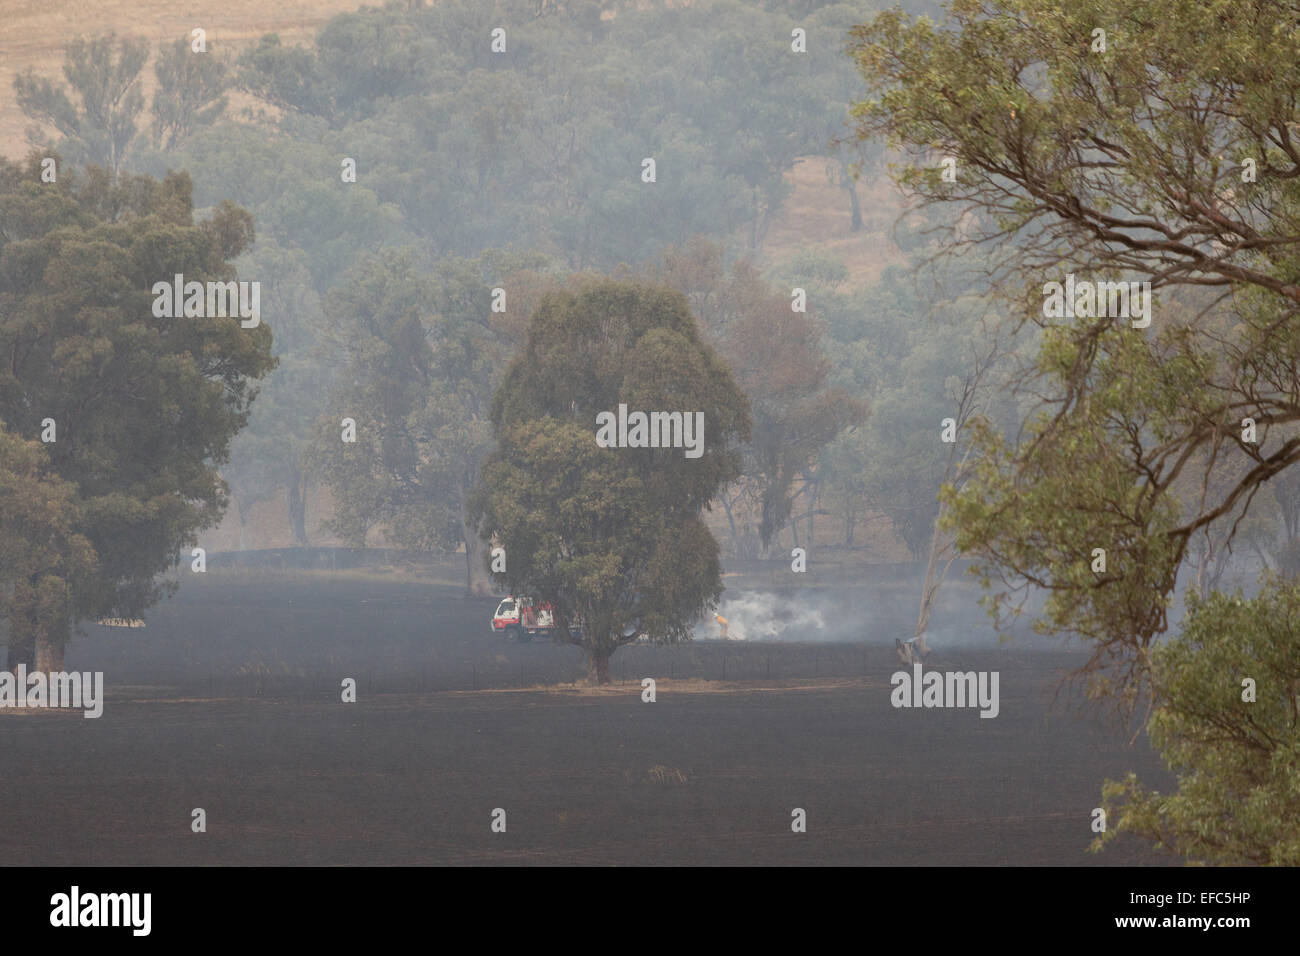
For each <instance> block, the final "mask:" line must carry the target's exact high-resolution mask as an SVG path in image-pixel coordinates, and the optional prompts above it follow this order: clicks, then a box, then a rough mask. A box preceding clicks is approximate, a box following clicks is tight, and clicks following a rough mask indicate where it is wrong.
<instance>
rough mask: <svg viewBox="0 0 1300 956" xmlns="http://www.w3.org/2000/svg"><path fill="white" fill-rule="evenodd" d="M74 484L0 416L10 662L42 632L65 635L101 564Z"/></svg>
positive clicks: (3, 584)
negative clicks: (82, 522) (81, 524)
mask: <svg viewBox="0 0 1300 956" xmlns="http://www.w3.org/2000/svg"><path fill="white" fill-rule="evenodd" d="M77 508H78V502H77V499H76V487H75V486H74V485H72V484H70V483H69V482H67V481H64V480H63V479H61V478H60V477H59V476H58V475H57V474H54V473H53V472H52V471H51V470H50V467H49V460H48V458H47V456H46V454H45V449H44V447H43V446H42V445H41V443H40V442H37V441H23V440H22V439H20V438H18V437H17V436H16V435H13V434H11V433H10V432H9V431H8V430H7V429H6V428H5V427H4V423H3V422H0V623H3V624H4V625H5V630H6V631H7V632H8V635H9V639H10V655H9V657H10V661H9V666H10V667H11V668H12V667H13V666H14V665H15V664H17V663H18V661H19V660H21V659H23V658H25V657H30V656H31V654H32V652H33V651H34V649H35V645H36V641H37V639H39V638H44V639H46V640H49V639H50V638H54V640H56V641H59V640H61V639H62V638H63V636H64V635H66V634H67V632H68V630H69V628H70V627H71V624H72V619H73V617H74V616H75V614H76V610H77V607H76V595H77V594H78V593H79V592H80V591H81V588H82V586H83V585H84V584H86V583H87V581H88V580H89V578H90V577H91V576H92V575H93V574H94V572H95V563H96V558H95V552H94V549H93V548H92V547H91V544H90V542H89V541H88V540H87V539H86V537H85V536H84V535H82V534H80V533H78V532H77V531H76V530H75V526H76V523H77Z"/></svg>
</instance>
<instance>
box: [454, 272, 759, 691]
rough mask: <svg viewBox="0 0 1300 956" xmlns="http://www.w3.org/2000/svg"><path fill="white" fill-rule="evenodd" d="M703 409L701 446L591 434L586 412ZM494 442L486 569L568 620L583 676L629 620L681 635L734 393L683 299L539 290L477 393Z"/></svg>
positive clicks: (738, 405) (727, 461) (739, 422)
mask: <svg viewBox="0 0 1300 956" xmlns="http://www.w3.org/2000/svg"><path fill="white" fill-rule="evenodd" d="M620 402H622V403H626V404H627V405H628V408H629V409H630V410H642V411H650V410H661V411H683V412H703V414H704V427H705V433H704V450H703V454H702V456H700V457H698V458H687V457H685V455H684V452H683V450H682V449H680V448H601V447H599V446H598V445H597V444H596V443H595V423H596V416H597V414H598V413H600V412H605V411H616V410H617V408H618V405H619V403H620ZM492 425H493V433H494V436H495V438H496V440H497V443H498V447H497V450H496V451H495V452H493V454H492V455H491V456H490V457H489V458H488V461H487V463H486V464H485V465H484V467H483V473H482V476H481V478H480V482H479V485H478V488H477V490H476V492H475V500H474V509H473V513H474V517H475V521H476V523H477V524H478V527H479V529H480V531H481V533H482V534H483V537H484V538H485V540H491V541H493V542H495V543H497V544H499V545H501V546H502V547H504V548H505V550H506V559H507V572H506V573H505V574H504V575H501V576H500V578H501V581H502V582H503V583H504V584H505V585H506V586H507V587H509V588H510V590H511V591H512V592H513V593H516V594H523V595H527V596H530V597H532V598H534V599H535V600H539V601H546V602H550V603H551V604H552V605H554V607H555V608H556V613H557V618H558V623H559V624H560V625H561V626H562V627H565V628H567V627H568V626H569V625H571V624H573V623H574V622H575V621H578V622H581V627H582V632H581V637H578V638H574V637H572V635H570V640H573V642H574V643H579V644H581V646H582V647H583V648H584V649H585V650H586V652H587V654H588V658H589V660H590V661H591V666H592V673H593V676H594V677H596V679H597V680H601V681H603V680H607V679H608V660H609V656H610V654H612V653H613V651H614V650H615V649H617V648H618V647H619V646H620V645H622V644H625V643H628V642H629V641H630V640H634V639H635V637H636V635H637V634H638V633H640V632H644V633H646V634H647V635H648V636H649V637H650V638H651V639H652V640H656V641H665V642H675V641H679V640H683V639H686V638H688V637H689V634H690V629H691V626H692V624H693V623H694V621H695V619H696V617H697V616H698V614H699V613H700V612H701V611H702V610H704V609H705V608H707V607H711V606H712V605H713V603H714V602H716V601H717V599H718V597H719V596H720V594H721V591H722V584H721V568H720V565H719V561H718V548H717V543H716V542H715V541H714V540H713V537H712V535H711V534H710V533H709V531H708V529H707V528H706V527H705V525H704V523H703V521H702V520H701V517H700V515H701V512H702V511H703V509H705V508H706V507H707V506H708V503H709V502H710V501H711V500H712V499H713V497H714V496H715V495H716V494H717V492H718V490H719V489H720V488H721V487H722V486H723V485H724V484H726V483H727V482H729V481H731V480H733V479H734V478H736V477H737V475H738V474H739V471H740V452H739V449H738V448H737V443H738V442H741V441H745V440H747V439H748V437H749V414H748V403H747V401H746V399H745V396H744V394H743V393H742V392H741V391H740V389H739V388H738V387H737V385H736V384H735V382H734V381H733V380H732V377H731V374H730V372H729V371H728V370H727V368H726V366H725V365H724V364H723V363H722V361H721V359H720V358H719V357H718V356H717V355H716V354H714V352H713V351H712V349H710V348H709V347H708V346H707V345H706V344H705V343H704V342H703V341H702V339H701V338H700V335H699V332H698V330H697V328H696V325H695V320H694V319H693V317H692V316H691V313H690V309H689V307H688V306H687V303H686V301H685V299H684V298H683V297H682V296H681V295H679V294H676V293H673V292H670V291H668V290H667V289H663V288H656V287H653V286H644V285H635V284H630V283H620V282H613V281H608V280H605V281H591V282H588V283H584V284H583V285H581V286H580V287H579V289H578V290H577V291H576V292H553V293H549V294H547V295H545V296H543V298H542V300H541V302H540V303H539V305H538V307H537V309H536V310H535V311H534V312H533V315H532V319H531V320H530V322H529V325H528V338H527V342H526V343H525V345H524V348H523V351H522V352H521V353H520V354H519V355H517V356H516V358H515V360H514V361H513V362H512V363H511V365H510V368H509V370H508V371H507V373H506V376H505V379H504V381H503V383H502V386H501V388H500V389H499V390H498V391H497V394H496V396H495V398H494V399H493V405H492Z"/></svg>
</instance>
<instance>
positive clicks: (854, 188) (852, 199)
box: [844, 179, 862, 232]
mask: <svg viewBox="0 0 1300 956" xmlns="http://www.w3.org/2000/svg"><path fill="white" fill-rule="evenodd" d="M844 188H845V189H847V190H848V191H849V204H850V208H851V209H852V210H853V218H852V220H851V221H850V223H849V231H850V232H858V231H859V230H860V229H861V228H862V207H861V206H860V205H858V184H857V183H856V182H854V181H853V180H852V179H850V180H849V181H848V182H847V183H846V184H845V186H844Z"/></svg>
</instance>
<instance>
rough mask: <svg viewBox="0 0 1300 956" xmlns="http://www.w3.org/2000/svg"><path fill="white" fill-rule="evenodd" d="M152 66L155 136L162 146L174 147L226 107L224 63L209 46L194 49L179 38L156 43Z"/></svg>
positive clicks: (209, 122)
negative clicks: (197, 49)
mask: <svg viewBox="0 0 1300 956" xmlns="http://www.w3.org/2000/svg"><path fill="white" fill-rule="evenodd" d="M153 68H154V74H155V75H156V76H157V77H158V90H157V92H155V93H154V97H153V106H152V112H153V129H154V136H155V137H156V139H157V140H158V143H159V145H160V146H161V147H162V148H163V149H165V150H167V149H174V148H175V147H176V146H177V144H179V143H180V142H181V141H182V140H183V139H185V137H187V136H188V135H190V133H192V132H194V130H195V129H197V128H198V127H200V126H208V125H211V124H212V123H213V122H215V121H216V119H217V117H218V116H220V115H221V113H222V112H223V111H224V110H225V108H226V97H225V91H226V87H227V85H228V80H227V78H226V64H225V63H224V62H223V61H222V60H221V58H220V57H218V56H217V54H216V53H215V51H214V50H213V49H212V48H211V47H209V48H208V49H207V50H206V51H205V52H203V53H195V52H194V51H193V50H192V49H191V47H190V42H189V41H187V40H186V39H184V38H182V39H180V40H177V41H176V42H175V43H172V44H170V45H166V44H159V47H158V59H157V60H156V61H155V62H154V67H153Z"/></svg>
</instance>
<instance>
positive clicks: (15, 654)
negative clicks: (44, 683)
mask: <svg viewBox="0 0 1300 956" xmlns="http://www.w3.org/2000/svg"><path fill="white" fill-rule="evenodd" d="M19 664H23V665H25V666H26V668H27V669H28V670H29V671H30V670H34V669H35V667H36V635H35V634H32V633H31V632H30V631H29V632H27V633H24V634H14V633H12V632H10V634H9V661H8V663H7V664H6V665H5V666H6V668H7V669H8V670H11V671H17V669H18V665H19Z"/></svg>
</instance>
